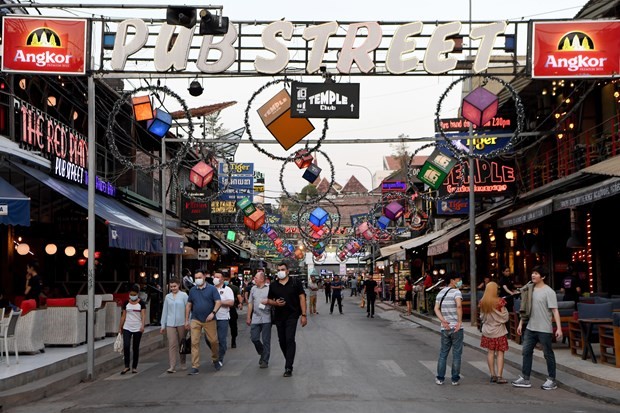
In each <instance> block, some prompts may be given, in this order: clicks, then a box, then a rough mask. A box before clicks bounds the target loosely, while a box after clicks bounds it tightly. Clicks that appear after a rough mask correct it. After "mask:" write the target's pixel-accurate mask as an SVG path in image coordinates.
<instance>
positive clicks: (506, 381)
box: [497, 376, 508, 384]
mask: <svg viewBox="0 0 620 413" xmlns="http://www.w3.org/2000/svg"><path fill="white" fill-rule="evenodd" d="M506 383H508V380H506V379H505V378H503V377H501V376H500V377H498V378H497V384H506Z"/></svg>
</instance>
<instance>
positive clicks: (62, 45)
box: [2, 16, 87, 75]
mask: <svg viewBox="0 0 620 413" xmlns="http://www.w3.org/2000/svg"><path fill="white" fill-rule="evenodd" d="M2 22H3V27H2V45H3V46H2V52H3V55H2V71H3V72H20V73H41V74H63V75H84V74H85V73H86V23H87V20H86V19H50V18H47V17H45V18H44V17H25V16H3V19H2Z"/></svg>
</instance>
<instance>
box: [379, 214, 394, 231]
mask: <svg viewBox="0 0 620 413" xmlns="http://www.w3.org/2000/svg"><path fill="white" fill-rule="evenodd" d="M390 222H391V221H390V219H389V218H388V217H386V216H385V215H381V218H379V219H378V220H377V226H378V227H379V228H381V229H382V230H385V229H386V228H387V227H388V226H389V225H390Z"/></svg>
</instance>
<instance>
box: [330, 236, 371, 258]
mask: <svg viewBox="0 0 620 413" xmlns="http://www.w3.org/2000/svg"><path fill="white" fill-rule="evenodd" d="M353 241H355V242H357V243H358V244H360V249H359V250H358V251H357V253H359V252H360V251H362V250H363V249H364V246H365V244H366V243H365V242H364V240H361V239H358V238H356V237H349V238H347V239H346V240H345V241H343V242H341V243H340V244H339V245H338V247H336V260H338V262H345V261H347V260H348V259H349V258H350V257H351V255H350V254H349V253H348V252H347V257H346V258H345V259H344V260H341V259H340V255H339V254H338V252H339V251H341V250H342V249H343V247H344V246H345V245H347V244H348V243H349V242H353Z"/></svg>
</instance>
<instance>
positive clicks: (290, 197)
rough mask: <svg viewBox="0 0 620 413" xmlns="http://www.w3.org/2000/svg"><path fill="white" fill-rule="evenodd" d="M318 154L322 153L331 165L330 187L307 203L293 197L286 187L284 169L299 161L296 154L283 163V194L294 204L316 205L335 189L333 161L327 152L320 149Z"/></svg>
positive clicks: (281, 183) (317, 151) (281, 182)
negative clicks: (296, 160) (289, 164)
mask: <svg viewBox="0 0 620 413" xmlns="http://www.w3.org/2000/svg"><path fill="white" fill-rule="evenodd" d="M316 153H320V154H321V155H323V157H324V158H325V159H326V160H327V163H328V164H329V168H330V171H331V180H330V182H329V186H328V187H327V189H326V190H325V193H324V194H323V195H321V194H319V195H318V196H316V197H314V198H311V199H307V200H305V201H302V200H300V199H298V197H294V196H292V195H291V194H290V193H289V192H288V191H287V190H286V186H284V169H285V168H286V165H287V164H288V163H289V162H292V161H294V160H295V159H297V158H296V157H295V154H293V155H291V156H289V157H288V158H286V160H285V161H284V163H282V168H280V185H281V186H282V192H284V194H285V195H286V196H287V197H288V198H289V199H290V200H292V201H293V202H296V203H298V204H300V205H310V204H316V203H317V202H319V201H321V200H323V199H324V198H325V197H326V196H327V195H328V194H329V191H330V190H331V189H332V188H333V186H334V181H335V180H336V170H335V169H334V164H333V163H332V160H331V159H330V158H329V156H327V154H326V153H325V152H323V151H322V150H320V149H316Z"/></svg>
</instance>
